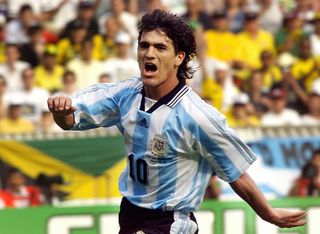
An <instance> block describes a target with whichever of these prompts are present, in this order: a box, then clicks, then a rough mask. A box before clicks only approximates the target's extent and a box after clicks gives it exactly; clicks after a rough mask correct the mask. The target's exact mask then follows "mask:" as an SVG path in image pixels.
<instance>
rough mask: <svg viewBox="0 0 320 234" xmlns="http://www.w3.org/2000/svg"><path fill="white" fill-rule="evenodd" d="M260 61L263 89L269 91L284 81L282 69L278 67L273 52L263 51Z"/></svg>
mask: <svg viewBox="0 0 320 234" xmlns="http://www.w3.org/2000/svg"><path fill="white" fill-rule="evenodd" d="M260 61H261V64H262V65H261V68H260V69H259V70H260V71H261V74H262V77H263V89H264V90H265V91H267V90H269V89H270V88H271V87H272V86H273V85H274V84H276V83H279V82H280V81H281V80H282V73H281V70H280V68H279V67H278V66H276V63H275V55H274V54H273V53H272V52H271V51H269V50H264V51H262V52H261V55H260Z"/></svg>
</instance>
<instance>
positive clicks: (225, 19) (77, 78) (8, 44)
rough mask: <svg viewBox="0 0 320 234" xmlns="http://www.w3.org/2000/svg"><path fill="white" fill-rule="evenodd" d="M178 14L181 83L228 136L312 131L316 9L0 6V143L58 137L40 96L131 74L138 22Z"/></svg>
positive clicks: (300, 2)
mask: <svg viewBox="0 0 320 234" xmlns="http://www.w3.org/2000/svg"><path fill="white" fill-rule="evenodd" d="M154 9H165V10H169V11H171V12H174V13H176V14H178V15H181V16H182V17H183V18H184V19H185V20H186V21H187V22H188V23H189V24H190V26H191V27H192V28H193V29H194V32H195V36H196V40H197V46H198V48H197V51H198V56H197V58H194V60H193V61H192V63H193V64H192V65H193V66H194V68H195V69H196V72H195V74H194V78H193V79H191V80H188V84H189V85H190V86H191V87H192V88H193V89H194V90H195V91H196V92H197V93H199V95H201V96H202V97H203V99H204V100H205V101H206V102H207V103H209V104H211V105H213V106H214V107H216V108H217V109H218V110H219V111H221V112H223V113H224V114H225V116H226V118H227V121H228V124H229V125H230V126H231V127H257V126H301V125H308V126H310V125H319V124H320V2H319V1H318V0H225V1H223V0H179V1H177V0H175V1H173V0H162V1H161V0H91V1H89V0H56V1H49V0H39V1H33V0H10V1H8V0H7V1H5V0H0V134H15V133H30V132H36V131H40V132H56V131H60V129H58V128H57V126H56V125H55V124H54V122H53V120H52V116H51V114H50V113H49V112H48V109H47V105H46V100H47V98H48V97H49V96H50V95H73V94H74V93H75V92H76V91H77V90H79V89H82V88H85V87H87V86H89V85H91V84H94V83H99V82H100V83H106V82H117V81H121V80H124V79H127V78H129V77H133V76H134V77H138V76H139V75H140V72H139V67H138V63H137V60H136V47H137V37H138V28H137V25H138V24H139V20H140V17H141V16H142V15H143V14H144V13H146V12H151V11H153V10H154Z"/></svg>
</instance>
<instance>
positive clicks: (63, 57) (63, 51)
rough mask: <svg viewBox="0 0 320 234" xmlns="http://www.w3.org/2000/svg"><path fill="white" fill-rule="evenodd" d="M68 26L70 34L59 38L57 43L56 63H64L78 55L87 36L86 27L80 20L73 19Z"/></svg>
mask: <svg viewBox="0 0 320 234" xmlns="http://www.w3.org/2000/svg"><path fill="white" fill-rule="evenodd" d="M72 26H73V27H72V28H70V34H69V35H70V36H69V37H66V38H63V39H61V40H60V41H59V42H58V44H57V59H58V63H59V64H62V65H66V64H67V63H68V62H69V61H70V60H71V59H74V58H76V57H79V55H80V51H81V44H82V42H83V41H85V40H86V38H87V29H86V27H85V26H84V24H83V23H82V22H80V21H75V22H74V24H73V25H72Z"/></svg>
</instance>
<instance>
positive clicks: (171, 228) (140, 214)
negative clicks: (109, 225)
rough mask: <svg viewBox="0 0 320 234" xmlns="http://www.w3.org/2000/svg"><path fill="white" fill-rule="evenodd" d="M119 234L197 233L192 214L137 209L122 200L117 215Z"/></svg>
mask: <svg viewBox="0 0 320 234" xmlns="http://www.w3.org/2000/svg"><path fill="white" fill-rule="evenodd" d="M119 224H120V232H119V234H133V233H137V234H140V233H141V234H142V233H145V234H169V233H183V234H189V233H190V234H194V233H196V234H197V233H198V225H197V221H196V218H195V217H194V214H193V213H189V214H184V213H181V212H174V211H162V210H152V209H146V208H142V207H138V206H136V205H134V204H132V203H131V202H129V201H128V199H126V198H123V199H122V201H121V206H120V213H119Z"/></svg>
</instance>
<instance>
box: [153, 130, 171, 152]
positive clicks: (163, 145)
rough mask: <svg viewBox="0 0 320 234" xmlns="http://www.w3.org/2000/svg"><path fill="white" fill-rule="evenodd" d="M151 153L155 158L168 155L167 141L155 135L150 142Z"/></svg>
mask: <svg viewBox="0 0 320 234" xmlns="http://www.w3.org/2000/svg"><path fill="white" fill-rule="evenodd" d="M151 152H152V153H153V154H154V155H156V156H160V157H163V156H165V155H166V154H167V153H168V140H167V139H166V138H165V137H164V136H161V135H159V134H157V135H155V136H154V138H153V139H152V141H151Z"/></svg>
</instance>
